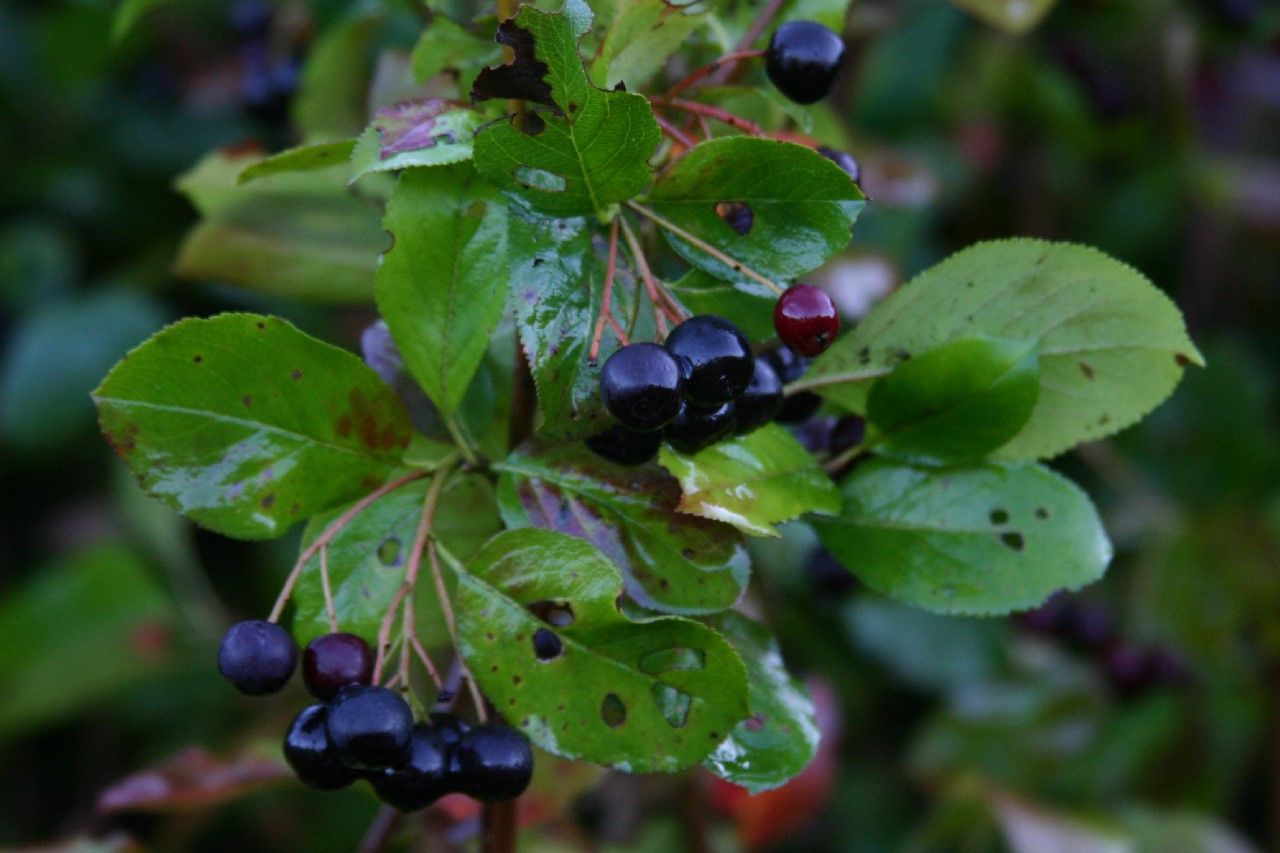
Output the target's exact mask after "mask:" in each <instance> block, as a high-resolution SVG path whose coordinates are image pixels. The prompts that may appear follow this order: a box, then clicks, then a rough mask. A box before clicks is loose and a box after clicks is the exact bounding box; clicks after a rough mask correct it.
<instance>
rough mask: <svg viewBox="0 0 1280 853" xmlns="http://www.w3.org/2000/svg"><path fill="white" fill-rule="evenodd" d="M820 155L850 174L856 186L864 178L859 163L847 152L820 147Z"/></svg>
mask: <svg viewBox="0 0 1280 853" xmlns="http://www.w3.org/2000/svg"><path fill="white" fill-rule="evenodd" d="M818 153H819V154H821V155H822V156H823V157H826V158H827V159H828V160H830V161H831V162H832V163H835V164H836V165H837V166H839V167H840V168H841V169H844V170H845V171H846V172H848V173H849V177H850V178H851V179H853V182H854V183H855V184H856V183H857V182H858V179H859V178H861V177H862V169H861V167H859V166H858V161H857V160H855V159H853V156H852V155H850V154H848V153H847V152H844V151H839V150H837V149H835V148H828V147H827V146H825V145H821V146H819V147H818Z"/></svg>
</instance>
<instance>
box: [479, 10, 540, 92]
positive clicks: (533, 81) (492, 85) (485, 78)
mask: <svg viewBox="0 0 1280 853" xmlns="http://www.w3.org/2000/svg"><path fill="white" fill-rule="evenodd" d="M495 38H496V40H497V41H498V43H499V44H503V45H506V46H507V47H509V48H511V50H512V51H513V52H514V53H515V57H514V58H513V59H512V60H511V62H509V63H508V64H506V65H499V66H497V67H494V68H485V69H484V70H482V71H481V72H480V76H478V77H476V81H475V83H473V84H472V85H471V103H473V104H474V103H475V102H476V101H484V100H488V99H489V98H514V99H517V100H521V101H532V102H534V103H537V104H545V105H546V106H548V107H551V108H552V109H554V110H556V111H557V112H559V107H557V106H556V103H555V101H553V100H552V99H551V84H549V83H548V82H547V81H546V76H547V73H548V72H549V71H550V69H549V68H547V65H546V63H545V62H541V61H539V60H538V57H537V55H536V51H535V49H534V37H533V33H531V32H529V31H528V30H526V29H524V28H522V27H521V26H520V25H518V24H517V23H516V21H515V19H514V18H508V19H507V20H505V21H503V22H502V23H501V24H499V25H498V33H497V35H496V36H495Z"/></svg>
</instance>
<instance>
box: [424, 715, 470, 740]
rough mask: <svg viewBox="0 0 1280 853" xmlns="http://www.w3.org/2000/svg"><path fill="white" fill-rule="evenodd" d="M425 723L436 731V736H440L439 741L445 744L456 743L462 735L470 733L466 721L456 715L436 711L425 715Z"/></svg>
mask: <svg viewBox="0 0 1280 853" xmlns="http://www.w3.org/2000/svg"><path fill="white" fill-rule="evenodd" d="M427 722H428V723H429V724H430V725H431V727H432V728H433V729H435V730H436V734H438V735H439V736H440V738H441V740H443V741H444V742H445V743H447V744H454V743H457V742H458V740H459V739H460V738H461V737H462V736H463V735H465V734H466V733H467V732H469V731H471V726H469V725H467V724H466V721H464V720H463V719H462V718H461V717H459V716H458V715H457V714H447V713H443V712H440V711H437V712H435V713H433V714H428V715H427Z"/></svg>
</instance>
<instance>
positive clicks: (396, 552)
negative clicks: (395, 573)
mask: <svg viewBox="0 0 1280 853" xmlns="http://www.w3.org/2000/svg"><path fill="white" fill-rule="evenodd" d="M377 554H378V562H379V563H382V565H384V566H398V565H400V540H399V539H397V538H396V537H394V536H392V537H391V538H390V539H384V540H383V541H382V544H381V545H379V546H378V550H377Z"/></svg>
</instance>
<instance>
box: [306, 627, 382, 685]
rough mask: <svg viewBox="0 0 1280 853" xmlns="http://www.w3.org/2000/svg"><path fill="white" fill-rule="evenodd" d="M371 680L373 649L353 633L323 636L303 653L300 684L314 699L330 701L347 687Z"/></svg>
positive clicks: (312, 642)
mask: <svg viewBox="0 0 1280 853" xmlns="http://www.w3.org/2000/svg"><path fill="white" fill-rule="evenodd" d="M372 679H373V649H371V648H369V644H368V643H366V642H365V641H364V640H363V639H361V638H360V637H357V636H356V635H355V634H324V635H322V636H319V637H316V638H315V639H314V640H312V641H311V642H310V643H308V644H307V647H306V649H304V650H303V652H302V682H303V683H304V684H306V685H307V689H308V690H310V691H311V695H312V696H315V697H316V698H317V699H332V698H333V697H334V696H337V695H338V691H339V690H341V689H342V688H344V687H346V686H347V685H348V684H368V683H369V682H370V681H371V680H372Z"/></svg>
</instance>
